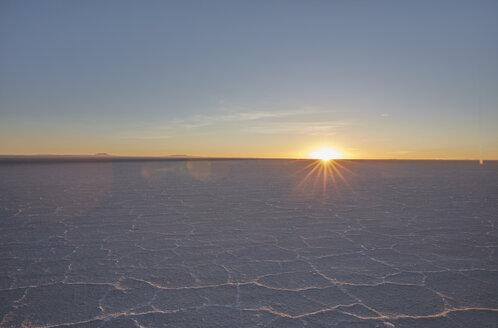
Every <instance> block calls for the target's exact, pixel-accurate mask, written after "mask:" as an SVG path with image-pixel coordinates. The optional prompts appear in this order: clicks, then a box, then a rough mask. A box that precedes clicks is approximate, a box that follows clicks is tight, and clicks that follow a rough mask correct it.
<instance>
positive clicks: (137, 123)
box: [0, 0, 498, 160]
mask: <svg viewBox="0 0 498 328" xmlns="http://www.w3.org/2000/svg"><path fill="white" fill-rule="evenodd" d="M497 40H498V2H496V1H437V2H436V1H417V2H397V1H375V2H370V1H333V2H332V1H331V2H328V1H268V2H263V1H237V2H235V1H209V2H202V1H171V2H161V1H147V2H138V1H71V2H68V1H43V2H42V1H10V0H7V1H2V2H1V3H0V46H1V51H0V154H11V155H31V154H56V155H57V154H61V155H74V154H97V153H103V152H106V153H109V154H112V155H117V156H165V154H193V155H195V156H202V157H259V158H308V157H310V154H312V153H316V151H317V150H320V149H324V148H330V149H331V150H332V151H331V152H329V153H327V154H330V153H331V154H340V156H341V157H343V158H351V159H354V158H362V159H381V158H385V159H479V157H480V156H481V155H480V151H481V149H482V158H483V159H484V160H496V159H498V129H496V127H497V126H498V110H497V109H498V62H497V61H496V58H498V42H496V41H497ZM166 156H167V155H166ZM337 156H339V155H337Z"/></svg>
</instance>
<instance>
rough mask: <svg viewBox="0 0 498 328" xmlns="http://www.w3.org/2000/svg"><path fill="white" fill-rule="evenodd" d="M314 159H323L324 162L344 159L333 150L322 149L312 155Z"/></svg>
mask: <svg viewBox="0 0 498 328" xmlns="http://www.w3.org/2000/svg"><path fill="white" fill-rule="evenodd" d="M310 158H312V159H321V160H322V161H329V160H331V159H338V158H342V154H341V153H339V152H338V151H337V150H335V149H332V148H320V149H317V150H315V151H314V152H312V153H311V154H310Z"/></svg>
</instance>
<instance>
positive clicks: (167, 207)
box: [0, 160, 498, 328]
mask: <svg viewBox="0 0 498 328" xmlns="http://www.w3.org/2000/svg"><path fill="white" fill-rule="evenodd" d="M336 163H337V164H336V165H335V169H334V170H331V171H329V170H328V169H325V170H324V169H323V168H322V167H318V168H317V169H315V170H314V171H312V170H313V168H314V166H313V162H312V161H305V160H219V161H209V160H190V161H164V162H147V161H144V162H113V161H109V162H98V163H52V164H50V163H36V164H4V165H0V317H1V323H0V326H1V327H79V328H83V327H124V328H126V327H305V326H306V327H497V325H498V272H497V271H498V254H497V252H496V248H497V247H498V231H497V229H496V225H497V223H498V162H485V163H484V165H482V166H480V165H478V163H477V162H443V161H441V162H438V161H339V162H336ZM323 172H327V177H326V179H324V176H323ZM330 173H333V175H332V176H331V175H330Z"/></svg>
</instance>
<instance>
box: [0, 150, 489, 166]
mask: <svg viewBox="0 0 498 328" xmlns="http://www.w3.org/2000/svg"><path fill="white" fill-rule="evenodd" d="M37 160H38V161H41V162H50V161H55V162H63V161H66V162H68V161H74V162H79V161H88V162H105V161H113V160H114V161H141V160H142V161H146V160H151V161H161V160H170V161H171V160H177V161H182V160H319V159H316V158H308V157H252V156H196V155H183V154H182V155H164V156H140V155H110V154H107V153H98V154H94V155H88V154H21V155H20V154H14V155H12V154H0V163H4V164H5V163H21V162H25V161H27V162H36V161H37ZM331 160H333V161H476V162H481V161H482V162H489V161H498V159H484V160H481V159H479V158H380V157H377V158H335V159H331Z"/></svg>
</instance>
